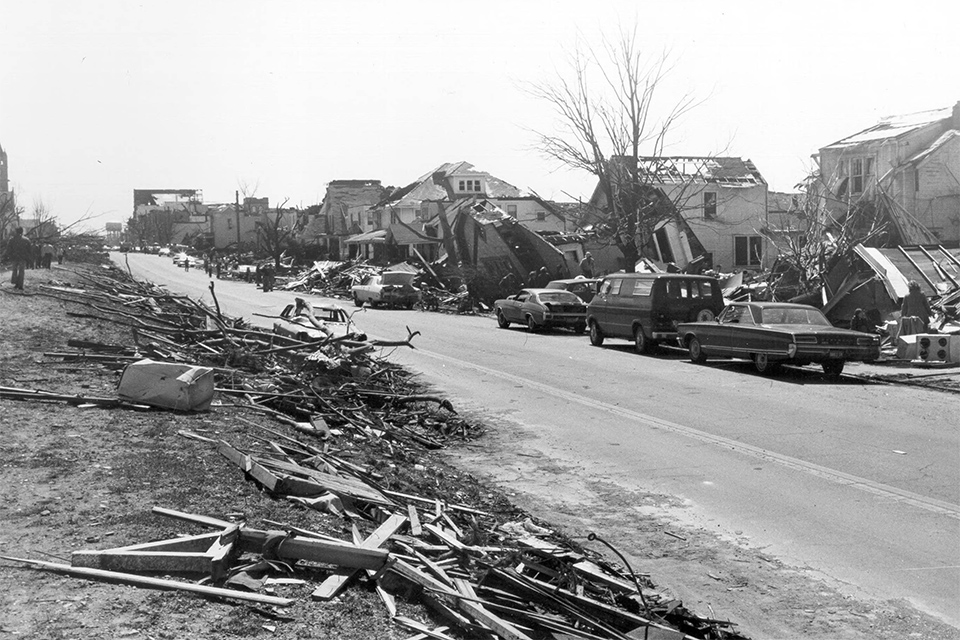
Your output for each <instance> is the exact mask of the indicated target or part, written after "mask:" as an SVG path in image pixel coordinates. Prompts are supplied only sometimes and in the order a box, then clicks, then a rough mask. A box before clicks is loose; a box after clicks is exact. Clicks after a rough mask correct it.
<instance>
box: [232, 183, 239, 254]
mask: <svg viewBox="0 0 960 640" xmlns="http://www.w3.org/2000/svg"><path fill="white" fill-rule="evenodd" d="M233 198H234V201H233V208H234V211H235V212H236V214H237V264H240V191H239V190H238V191H234V192H233Z"/></svg>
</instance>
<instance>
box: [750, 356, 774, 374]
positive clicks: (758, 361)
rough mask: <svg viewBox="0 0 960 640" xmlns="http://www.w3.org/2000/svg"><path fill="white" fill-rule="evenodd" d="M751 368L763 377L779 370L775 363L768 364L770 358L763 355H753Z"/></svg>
mask: <svg viewBox="0 0 960 640" xmlns="http://www.w3.org/2000/svg"><path fill="white" fill-rule="evenodd" d="M753 366H754V367H755V368H756V369H757V373H762V374H764V375H770V374H772V373H774V372H776V371H777V369H779V368H780V365H778V364H777V363H775V362H770V358H769V357H768V356H767V354H765V353H755V354H754V355H753Z"/></svg>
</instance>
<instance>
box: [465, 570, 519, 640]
mask: <svg viewBox="0 0 960 640" xmlns="http://www.w3.org/2000/svg"><path fill="white" fill-rule="evenodd" d="M454 583H455V584H456V587H457V590H458V591H459V592H460V593H462V594H463V595H465V596H467V598H470V599H469V600H467V599H464V598H460V599H459V600H457V607H458V608H459V609H460V610H461V611H463V612H464V613H465V614H467V615H468V616H470V617H471V618H473V619H474V620H476V621H477V622H479V623H481V624H483V625H485V626H487V627H490V628H491V629H493V630H494V631H495V632H496V633H497V635H499V636H500V637H501V638H505V639H506V640H532V638H531V637H530V636H528V635H527V634H525V633H524V632H523V631H521V630H520V629H518V628H517V627H515V626H514V625H513V624H511V623H510V622H508V621H506V620H504V619H503V618H501V617H500V616H498V615H496V614H494V613H492V612H491V611H489V610H487V609H485V608H484V607H483V605H482V604H480V603H479V602H477V600H478V598H477V594H476V592H475V591H474V590H473V585H472V584H470V583H469V582H467V581H466V580H463V579H462V578H454Z"/></svg>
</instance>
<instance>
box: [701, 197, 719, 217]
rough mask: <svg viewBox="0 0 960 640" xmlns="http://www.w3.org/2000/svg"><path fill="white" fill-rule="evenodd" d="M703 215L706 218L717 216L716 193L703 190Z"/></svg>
mask: <svg viewBox="0 0 960 640" xmlns="http://www.w3.org/2000/svg"><path fill="white" fill-rule="evenodd" d="M703 217H704V218H705V219H707V220H712V219H713V218H716V217H717V194H716V193H714V192H712V191H704V192H703Z"/></svg>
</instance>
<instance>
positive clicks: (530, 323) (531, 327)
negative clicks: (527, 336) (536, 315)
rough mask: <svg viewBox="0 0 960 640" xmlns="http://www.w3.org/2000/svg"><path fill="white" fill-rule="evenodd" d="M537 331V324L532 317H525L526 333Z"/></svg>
mask: <svg viewBox="0 0 960 640" xmlns="http://www.w3.org/2000/svg"><path fill="white" fill-rule="evenodd" d="M536 330H537V323H536V322H535V321H534V319H533V316H527V331H529V332H530V333H533V332H534V331H536Z"/></svg>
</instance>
